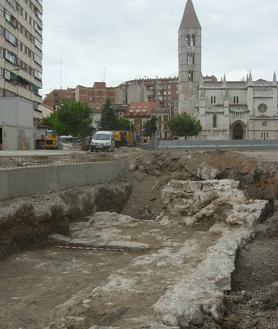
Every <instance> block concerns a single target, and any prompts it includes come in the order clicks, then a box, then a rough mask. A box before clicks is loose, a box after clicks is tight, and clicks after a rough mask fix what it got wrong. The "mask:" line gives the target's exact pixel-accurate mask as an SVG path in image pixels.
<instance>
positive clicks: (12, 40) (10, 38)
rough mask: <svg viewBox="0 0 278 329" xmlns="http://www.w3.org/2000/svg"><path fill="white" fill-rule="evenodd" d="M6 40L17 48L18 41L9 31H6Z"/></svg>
mask: <svg viewBox="0 0 278 329" xmlns="http://www.w3.org/2000/svg"><path fill="white" fill-rule="evenodd" d="M5 39H6V40H7V41H8V42H10V43H11V44H12V45H14V46H17V39H16V37H15V36H14V35H13V34H12V33H10V32H9V31H8V30H5Z"/></svg>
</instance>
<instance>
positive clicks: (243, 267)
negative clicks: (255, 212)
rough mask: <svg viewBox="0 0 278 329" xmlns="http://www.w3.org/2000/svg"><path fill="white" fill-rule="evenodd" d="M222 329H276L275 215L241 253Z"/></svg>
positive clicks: (277, 257)
mask: <svg viewBox="0 0 278 329" xmlns="http://www.w3.org/2000/svg"><path fill="white" fill-rule="evenodd" d="M232 286H233V291H232V293H231V294H228V295H227V297H226V301H225V303H226V308H227V316H226V319H225V323H224V326H223V328H224V329H251V328H252V329H253V328H254V329H255V328H257V329H274V328H278V213H277V212H276V213H275V214H274V216H273V217H272V218H271V219H269V220H268V221H267V222H266V223H265V224H264V225H260V227H259V228H258V233H257V237H256V238H255V239H254V240H253V241H252V242H251V243H249V244H248V245H247V246H246V247H245V248H244V249H242V250H241V252H240V254H239V257H238V260H237V264H236V271H235V273H234V275H233V282H232Z"/></svg>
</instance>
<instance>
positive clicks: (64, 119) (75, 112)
mask: <svg viewBox="0 0 278 329" xmlns="http://www.w3.org/2000/svg"><path fill="white" fill-rule="evenodd" d="M43 122H44V124H47V125H50V126H51V127H52V128H53V129H55V131H56V133H57V134H58V135H72V136H74V137H77V136H81V137H85V136H88V135H90V133H91V123H92V119H91V109H90V107H89V106H88V105H87V104H83V103H79V102H75V101H71V100H67V101H64V102H63V103H62V104H61V105H60V106H59V108H58V110H57V111H55V112H53V113H52V114H51V116H50V117H48V118H45V119H44V120H43Z"/></svg>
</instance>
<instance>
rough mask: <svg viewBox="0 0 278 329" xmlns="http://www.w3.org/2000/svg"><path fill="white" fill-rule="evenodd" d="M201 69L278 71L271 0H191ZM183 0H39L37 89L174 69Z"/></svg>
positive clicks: (277, 7)
mask: <svg viewBox="0 0 278 329" xmlns="http://www.w3.org/2000/svg"><path fill="white" fill-rule="evenodd" d="M193 3H194V6H195V9H196V12H197V15H198V17H199V21H200V23H201V25H202V29H203V32H202V72H203V75H207V74H209V75H211V74H214V75H216V76H217V77H218V79H220V78H221V76H223V75H224V74H226V77H227V80H241V79H242V78H243V76H246V74H247V72H248V71H249V70H250V69H252V74H253V78H254V79H259V78H264V79H266V80H271V79H272V77H273V72H274V71H276V70H277V71H278V61H277V58H278V56H277V55H278V29H277V17H278V1H277V0H264V1H261V0H232V1H226V0H225V1H223V0H193ZM185 4H186V0H101V1H99V0H58V1H57V0H44V1H43V5H44V45H43V52H44V53H43V54H44V60H43V69H44V74H43V84H44V87H43V90H42V94H43V95H45V94H47V93H49V92H50V91H51V90H53V89H55V88H60V87H61V86H62V87H63V88H68V87H75V86H76V85H79V84H80V85H84V86H92V85H93V83H94V82H95V81H106V82H107V84H108V86H117V85H118V84H120V83H121V82H124V81H127V80H131V79H138V78H144V77H153V78H155V77H157V76H158V77H169V76H176V75H177V74H178V72H177V71H178V28H179V25H180V21H181V18H182V15H183V11H184V7H185Z"/></svg>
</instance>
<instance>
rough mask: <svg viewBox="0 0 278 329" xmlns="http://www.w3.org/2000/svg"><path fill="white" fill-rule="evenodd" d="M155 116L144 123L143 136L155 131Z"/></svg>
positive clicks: (150, 134)
mask: <svg viewBox="0 0 278 329" xmlns="http://www.w3.org/2000/svg"><path fill="white" fill-rule="evenodd" d="M156 122H157V118H155V117H152V118H151V119H150V120H148V121H147V122H146V123H145V124H144V136H150V137H151V136H153V135H154V134H155V133H156V131H157V126H156Z"/></svg>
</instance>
